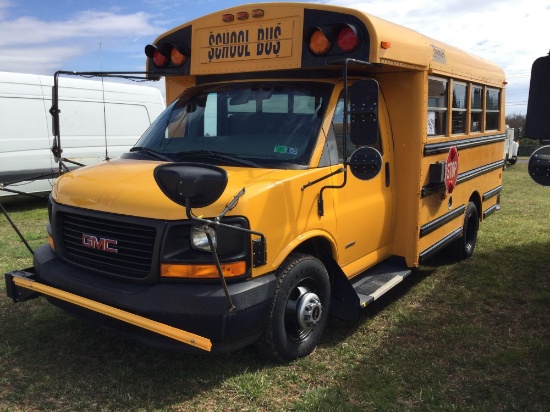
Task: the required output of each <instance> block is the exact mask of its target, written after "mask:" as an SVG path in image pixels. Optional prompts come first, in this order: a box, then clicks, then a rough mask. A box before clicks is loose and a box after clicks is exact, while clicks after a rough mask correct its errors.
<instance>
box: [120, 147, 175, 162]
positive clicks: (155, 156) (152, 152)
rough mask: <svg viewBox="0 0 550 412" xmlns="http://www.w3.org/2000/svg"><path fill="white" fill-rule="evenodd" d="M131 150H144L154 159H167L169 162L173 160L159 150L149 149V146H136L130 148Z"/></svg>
mask: <svg viewBox="0 0 550 412" xmlns="http://www.w3.org/2000/svg"><path fill="white" fill-rule="evenodd" d="M130 152H143V153H145V154H146V155H148V156H149V157H152V158H153V159H157V160H165V161H167V162H173V160H172V159H171V158H169V157H168V156H165V155H163V154H162V153H159V152H157V151H155V150H153V149H149V148H148V147H143V146H134V147H132V148H131V149H130Z"/></svg>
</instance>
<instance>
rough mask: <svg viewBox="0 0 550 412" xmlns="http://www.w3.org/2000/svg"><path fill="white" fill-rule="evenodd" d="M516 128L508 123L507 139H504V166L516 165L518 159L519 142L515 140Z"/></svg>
mask: <svg viewBox="0 0 550 412" xmlns="http://www.w3.org/2000/svg"><path fill="white" fill-rule="evenodd" d="M514 131H515V129H514V128H510V127H508V125H506V139H505V140H504V168H506V165H507V164H511V165H515V164H516V162H517V161H518V150H519V143H518V142H516V141H515V140H514Z"/></svg>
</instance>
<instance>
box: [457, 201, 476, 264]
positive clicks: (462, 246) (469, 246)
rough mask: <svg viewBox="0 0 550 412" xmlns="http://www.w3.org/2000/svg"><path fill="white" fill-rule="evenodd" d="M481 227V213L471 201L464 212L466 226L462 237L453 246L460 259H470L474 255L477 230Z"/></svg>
mask: <svg viewBox="0 0 550 412" xmlns="http://www.w3.org/2000/svg"><path fill="white" fill-rule="evenodd" d="M478 229H479V215H478V212H477V208H476V205H475V204H474V202H469V203H468V206H467V207H466V213H465V214H464V226H463V228H462V237H461V238H460V239H458V240H457V241H456V242H455V243H454V244H453V246H452V248H453V252H454V255H455V256H456V257H457V258H458V259H461V260H462V259H468V258H469V257H470V256H472V255H473V253H474V249H475V247H476V242H477V231H478Z"/></svg>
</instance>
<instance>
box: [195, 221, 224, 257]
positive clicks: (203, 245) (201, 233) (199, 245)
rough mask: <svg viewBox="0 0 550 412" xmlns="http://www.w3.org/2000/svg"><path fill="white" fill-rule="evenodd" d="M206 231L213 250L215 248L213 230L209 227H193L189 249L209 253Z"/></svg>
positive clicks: (214, 233) (216, 244)
mask: <svg viewBox="0 0 550 412" xmlns="http://www.w3.org/2000/svg"><path fill="white" fill-rule="evenodd" d="M206 231H208V233H209V234H210V238H211V239H212V243H213V244H214V249H216V248H217V246H218V242H217V239H216V232H215V231H214V229H213V228H211V227H209V226H204V225H200V226H193V227H192V228H191V247H192V248H193V249H195V250H201V251H203V252H210V251H211V250H210V244H209V243H208V238H207V237H206Z"/></svg>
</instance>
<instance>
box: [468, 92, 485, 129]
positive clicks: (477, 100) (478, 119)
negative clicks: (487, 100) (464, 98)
mask: <svg viewBox="0 0 550 412" xmlns="http://www.w3.org/2000/svg"><path fill="white" fill-rule="evenodd" d="M470 104H471V112H472V113H471V120H470V132H471V133H474V132H481V124H482V119H483V87H481V86H476V85H473V86H472V96H471V102H470Z"/></svg>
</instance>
